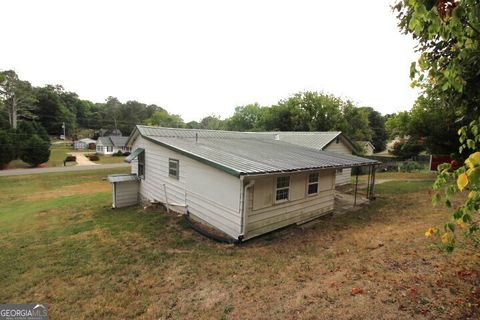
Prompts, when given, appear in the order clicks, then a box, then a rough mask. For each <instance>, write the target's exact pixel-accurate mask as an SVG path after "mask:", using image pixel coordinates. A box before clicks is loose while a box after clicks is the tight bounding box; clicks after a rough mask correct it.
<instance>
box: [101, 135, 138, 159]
mask: <svg viewBox="0 0 480 320" xmlns="http://www.w3.org/2000/svg"><path fill="white" fill-rule="evenodd" d="M127 140H128V137H120V136H108V137H100V138H98V140H97V147H96V150H97V153H100V154H105V155H112V154H114V153H117V152H118V151H121V152H130V150H131V149H130V147H128V146H127V145H126V144H127Z"/></svg>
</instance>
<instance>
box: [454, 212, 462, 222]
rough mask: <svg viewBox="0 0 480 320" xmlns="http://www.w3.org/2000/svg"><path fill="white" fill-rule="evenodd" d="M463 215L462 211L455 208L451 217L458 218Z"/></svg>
mask: <svg viewBox="0 0 480 320" xmlns="http://www.w3.org/2000/svg"><path fill="white" fill-rule="evenodd" d="M462 216H463V211H461V210H455V212H454V213H453V219H455V220H458V219H460V218H461V217H462Z"/></svg>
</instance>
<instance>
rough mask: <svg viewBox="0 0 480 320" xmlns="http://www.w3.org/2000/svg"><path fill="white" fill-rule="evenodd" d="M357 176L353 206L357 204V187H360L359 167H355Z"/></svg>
mask: <svg viewBox="0 0 480 320" xmlns="http://www.w3.org/2000/svg"><path fill="white" fill-rule="evenodd" d="M355 171H356V176H355V197H354V199H353V206H354V207H355V206H356V205H357V189H358V171H359V170H358V167H356V168H355Z"/></svg>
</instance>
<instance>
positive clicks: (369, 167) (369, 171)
mask: <svg viewBox="0 0 480 320" xmlns="http://www.w3.org/2000/svg"><path fill="white" fill-rule="evenodd" d="M371 173H372V166H368V179H367V199H370V179H371V177H370V175H371Z"/></svg>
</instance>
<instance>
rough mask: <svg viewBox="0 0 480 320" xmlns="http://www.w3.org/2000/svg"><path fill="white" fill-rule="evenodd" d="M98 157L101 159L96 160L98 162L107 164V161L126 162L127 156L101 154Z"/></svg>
mask: <svg viewBox="0 0 480 320" xmlns="http://www.w3.org/2000/svg"><path fill="white" fill-rule="evenodd" d="M98 157H99V158H100V160H98V161H95V163H98V164H107V163H125V161H124V160H125V157H114V156H104V155H101V154H99V155H98Z"/></svg>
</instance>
